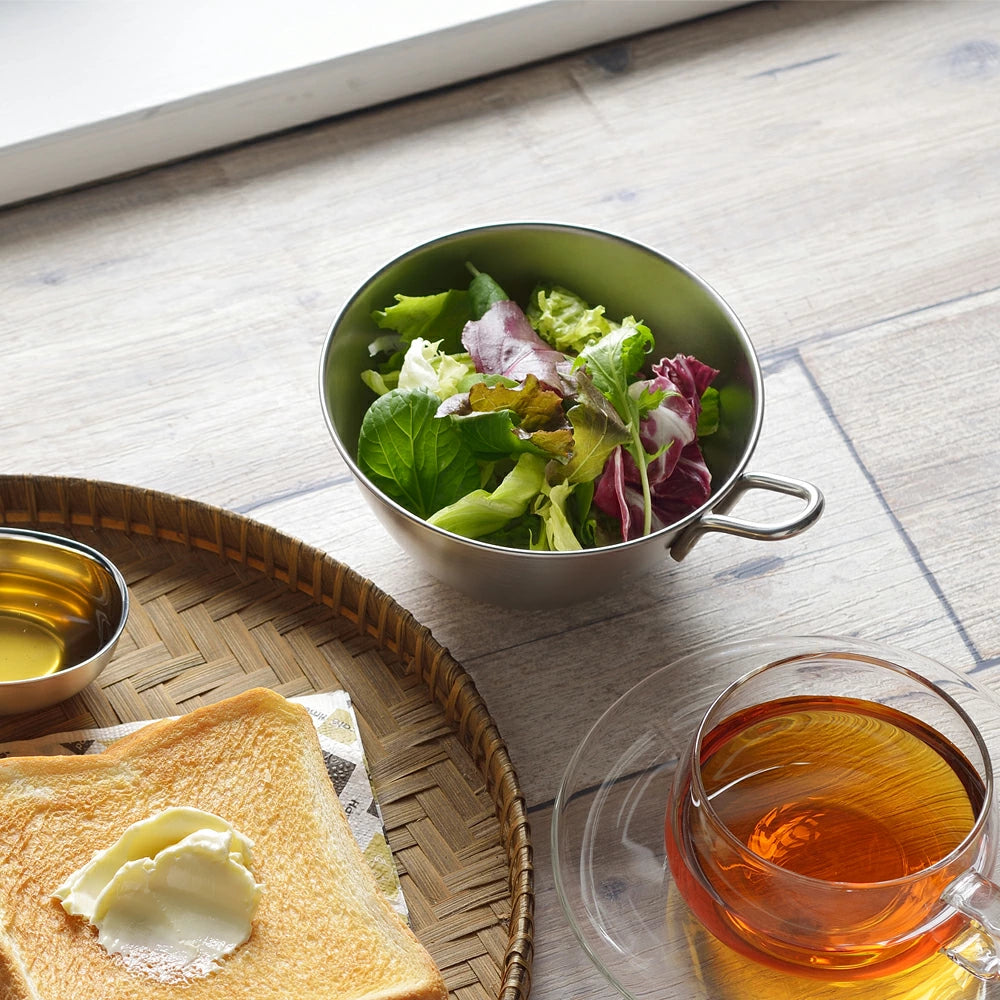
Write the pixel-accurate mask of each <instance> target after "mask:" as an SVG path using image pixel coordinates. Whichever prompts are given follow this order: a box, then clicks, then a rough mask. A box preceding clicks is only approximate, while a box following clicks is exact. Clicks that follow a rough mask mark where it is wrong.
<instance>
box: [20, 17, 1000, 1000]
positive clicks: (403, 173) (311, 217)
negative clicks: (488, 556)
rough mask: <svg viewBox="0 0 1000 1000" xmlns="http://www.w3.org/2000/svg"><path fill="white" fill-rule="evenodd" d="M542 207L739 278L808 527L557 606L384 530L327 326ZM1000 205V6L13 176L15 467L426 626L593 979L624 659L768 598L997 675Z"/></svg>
mask: <svg viewBox="0 0 1000 1000" xmlns="http://www.w3.org/2000/svg"><path fill="white" fill-rule="evenodd" d="M536 219H541V220H553V221H562V222H570V223H578V224H583V225H587V226H592V227H596V228H602V229H607V230H610V231H613V232H617V233H621V234H623V235H626V236H629V237H631V238H634V239H636V240H639V241H641V242H644V243H648V244H650V245H652V246H654V247H657V248H658V249H661V250H663V251H665V252H666V253H668V254H670V255H671V256H673V257H675V258H677V259H679V260H680V261H682V262H684V263H685V264H687V265H688V266H689V267H691V268H692V269H694V270H695V271H697V272H698V273H700V274H701V275H703V276H704V277H705V278H706V279H707V280H708V281H709V282H711V283H712V284H713V285H714V287H715V288H716V289H717V290H718V291H719V292H720V293H721V294H722V295H723V296H724V297H725V298H726V299H727V300H728V302H729V303H730V305H731V306H732V307H733V309H734V310H735V311H736V313H737V314H738V315H739V316H740V317H741V319H742V320H743V322H744V324H745V326H746V328H747V330H748V331H749V333H750V336H751V339H752V340H753V343H754V345H755V348H756V350H757V353H758V355H759V358H760V361H761V364H762V367H763V370H764V374H765V383H764V384H765V393H766V406H765V419H764V427H763V432H762V434H761V438H760V442H759V445H758V446H757V449H756V451H755V453H754V455H753V458H752V460H751V462H750V465H749V470H750V471H757V472H774V473H779V474H782V475H789V476H793V477H798V478H802V479H806V480H808V481H810V482H813V483H815V484H816V485H818V486H819V487H820V488H821V489H822V490H823V492H824V494H825V496H826V501H827V508H826V511H825V513H824V515H823V517H822V518H821V519H820V521H819V522H818V523H817V524H816V525H815V526H814V527H813V528H811V529H810V530H808V531H806V532H804V533H803V534H801V535H799V536H798V537H796V538H793V539H789V540H785V541H782V542H768V543H766V542H755V541H750V540H742V539H737V538H732V537H728V536H723V535H709V536H706V538H705V539H704V540H702V541H701V542H700V543H699V544H698V545H697V546H696V547H695V549H694V550H693V551H692V553H691V554H690V555H689V556H688V558H687V559H686V560H685V561H684V562H682V563H675V562H673V561H672V560H670V559H668V558H664V561H663V565H662V567H661V568H659V569H658V570H656V571H655V572H653V573H652V574H650V575H648V576H646V577H644V578H642V579H640V580H638V581H635V582H634V583H633V584H631V585H630V586H628V587H627V588H625V589H623V590H621V591H620V592H618V593H615V594H613V595H612V596H610V597H609V598H607V599H606V600H603V601H601V602H600V603H595V604H591V605H584V606H577V607H572V608H569V609H567V610H565V611H561V612H556V613H553V612H514V611H506V610H502V609H498V608H492V607H487V606H484V605H470V604H469V603H468V602H465V601H463V599H462V598H461V597H460V596H458V595H456V594H455V593H454V592H452V591H451V590H449V589H448V588H447V587H445V586H444V585H443V584H440V583H438V582H436V581H435V580H434V579H432V578H430V577H428V576H427V575H426V574H425V573H423V572H422V571H421V570H420V569H419V568H417V567H416V566H415V564H414V563H413V562H412V561H411V560H410V559H409V558H408V557H407V556H406V555H405V554H404V553H402V552H401V551H400V550H399V549H398V548H397V546H396V544H395V543H394V542H393V541H392V540H391V539H390V538H389V537H388V536H387V535H386V534H385V533H384V530H383V529H382V528H381V527H380V525H379V524H378V523H377V522H376V520H375V518H374V516H373V515H372V513H371V512H370V511H369V510H368V508H367V507H366V506H364V505H363V504H362V502H361V500H360V495H359V492H358V490H357V488H356V486H355V484H354V482H353V481H352V480H351V478H350V476H349V474H348V472H347V469H346V468H345V466H344V464H343V463H342V462H341V460H340V458H339V456H338V454H337V452H336V450H335V448H334V446H333V444H332V442H331V440H330V437H329V435H328V433H327V430H326V427H325V425H324V421H323V417H322V413H321V410H320V404H319V397H318V388H317V383H318V363H319V356H320V350H321V347H322V344H323V340H324V338H325V335H326V332H327V329H328V326H329V324H330V322H331V320H332V318H333V316H334V315H335V313H336V312H337V310H338V309H339V307H340V305H341V304H342V303H343V302H344V301H345V299H346V298H347V297H348V296H349V295H350V293H351V292H352V290H353V289H355V288H356V287H357V286H358V285H359V284H360V283H361V282H362V281H363V280H364V279H365V278H366V277H367V276H368V275H369V274H370V273H371V272H372V271H373V270H375V269H376V268H377V267H378V266H380V265H381V264H382V263H384V262H385V261H387V260H388V259H390V258H391V257H393V256H395V255H396V254H397V253H399V252H401V251H403V250H404V249H407V248H408V247H410V246H412V245H414V244H417V243H419V242H421V241H423V240H426V239H429V238H432V237H434V236H436V235H439V234H442V233H445V232H448V231H451V230H454V229H459V228H465V227H468V226H472V225H476V224H481V223H487V222H495V221H509V220H536ZM998 219H1000V4H997V3H991V2H971V3H970V2H962V0H955V2H951V3H927V2H921V3H901V2H900V3H882V2H867V3H826V2H815V3H760V4H755V5H752V6H749V7H742V8H738V9H735V10H732V11H728V12H725V13H722V14H719V15H716V16H712V17H709V18H705V19H702V20H699V21H695V22H690V23H687V24H682V25H678V26H675V27H672V28H669V29H665V30H662V31H657V32H653V33H650V34H648V35H645V36H642V37H637V38H633V39H630V40H627V41H620V42H613V43H610V44H608V45H607V46H605V47H601V48H596V49H593V50H590V51H585V52H580V53H576V54H572V55H570V56H567V57H564V58H559V59H556V60H553V61H551V62H546V63H544V64H539V65H533V66H529V67H527V68H523V69H520V70H517V71H514V72H510V73H505V74H502V75H498V76H495V77H491V78H488V79H482V80H478V81H474V82H471V83H469V84H467V85H463V86H459V87H455V88H451V89H448V90H445V91H441V92H438V93H434V94H429V95H424V96H418V97H416V98H413V99H410V100H406V101H402V102H399V103H396V104H393V105H390V106H384V107H379V108H375V109H372V110H369V111H366V112H363V113H359V114H355V115H352V116H350V117H347V118H343V119H341V120H336V121H330V122H325V123H320V124H318V125H315V126H312V127H308V128H304V129H301V130H298V131H295V132H292V133H289V134H285V135H282V136H278V137H273V138H269V139H266V140H263V141H260V142H256V143H253V144H250V145H246V146H243V147H241V148H236V149H231V150H227V151H223V152H219V153H216V154H212V155H207V156H203V157H200V158H197V159H195V160H191V161H187V162H182V163H178V164H174V165H170V166H167V167H163V168H160V169H156V170H152V171H150V172H148V173H145V174H143V175H140V176H135V177H130V178H125V179H118V180H114V181H111V182H108V183H105V184H101V185H98V186H95V187H92V188H89V189H85V190H79V191H75V192H71V193H65V194H61V195H58V196H54V197H51V198H47V199H44V200H40V201H36V202H33V203H28V204H23V205H20V206H15V207H12V208H9V209H7V210H6V211H3V212H0V265H2V267H0V288H2V294H0V347H2V358H0V468H2V470H3V471H4V472H13V473H32V474H55V475H67V476H82V477H87V478H91V479H102V480H111V481H117V482H122V483H129V484H133V485H137V486H143V487H149V488H152V489H157V490H163V491H166V492H168V493H172V494H178V495H183V496H188V497H192V498H194V499H197V500H201V501H205V502H208V503H211V504H216V505H220V506H223V507H227V508H230V509H232V510H234V511H237V512H239V513H243V514H246V515H250V516H252V517H253V518H256V519H258V520H260V521H263V522H266V523H268V524H272V525H274V526H276V527H277V528H279V529H281V530H282V531H284V532H287V533H289V534H292V535H294V536H297V537H299V538H301V539H303V540H305V541H306V542H308V543H310V544H312V545H315V546H318V547H319V548H321V549H324V550H325V551H327V552H329V553H330V554H331V555H333V556H335V557H336V558H338V559H340V560H342V561H344V562H346V563H348V564H349V565H351V566H353V567H354V568H355V569H356V570H358V571H359V572H360V573H362V574H363V575H365V576H367V577H369V578H371V580H373V581H374V582H375V583H376V584H377V585H378V586H379V587H381V588H382V589H383V590H384V591H386V592H387V593H389V594H390V595H392V596H393V597H394V598H395V599H396V600H397V601H399V603H400V604H402V605H403V606H404V607H406V608H408V609H409V610H410V611H412V612H413V613H414V614H415V615H416V617H417V618H418V619H419V620H420V621H422V622H424V623H426V624H427V625H429V626H430V627H431V629H432V630H433V632H434V634H435V636H436V637H437V638H438V639H439V640H440V641H441V642H442V643H443V644H444V645H446V646H447V647H448V648H449V649H450V650H451V651H452V653H454V655H455V656H456V657H457V658H458V659H459V661H460V662H462V663H463V664H464V666H465V667H466V668H467V669H468V670H469V672H470V673H471V674H472V675H473V677H474V679H475V682H476V684H477V686H478V688H479V690H480V691H481V693H482V694H483V696H484V698H485V699H486V702H487V705H488V706H489V707H490V710H491V712H492V714H493V716H494V718H495V719H496V721H497V723H498V726H499V728H500V730H501V732H502V733H503V735H504V736H505V738H506V740H507V742H508V744H509V747H510V751H511V755H512V757H513V760H514V763H515V765H516V767H517V769H518V773H519V776H520V780H521V783H522V785H523V787H524V790H525V793H526V796H527V800H528V803H529V806H530V815H531V820H532V833H533V839H534V845H535V852H536V864H537V925H536V946H537V951H536V955H535V963H534V984H533V990H532V996H533V997H536V998H538V1000H556V998H562V997H566V996H570V995H572V996H580V997H609V996H613V995H614V991H613V990H612V988H611V987H610V986H609V985H608V984H607V983H606V982H605V981H604V980H603V979H602V978H601V977H600V976H599V975H598V973H597V972H596V971H595V970H594V969H593V968H592V966H591V965H590V963H589V962H588V960H587V958H586V957H585V955H584V954H583V952H582V950H581V949H580V948H579V946H578V945H577V944H576V942H575V939H574V938H573V935H572V933H571V931H570V929H569V927H568V925H567V923H566V921H565V919H564V917H563V915H562V912H561V910H560V908H559V905H558V902H557V900H556V896H555V891H554V887H553V882H552V874H551V862H550V849H549V843H548V840H549V825H550V818H551V811H552V803H553V798H554V796H555V793H556V789H557V786H558V782H559V779H560V776H561V774H562V772H563V769H564V768H565V765H566V763H567V760H568V758H569V755H570V753H571V751H572V750H573V748H574V747H575V746H576V745H577V744H578V743H579V741H580V740H581V739H582V738H583V736H584V735H585V733H586V732H587V730H588V728H589V727H590V725H591V724H592V723H593V722H594V721H595V719H596V718H597V716H598V715H599V714H600V713H601V711H602V710H603V709H604V707H606V706H607V705H608V704H610V702H611V701H612V700H613V699H615V698H616V697H617V696H618V695H620V694H622V693H623V692H625V691H626V690H627V689H628V688H629V687H631V686H632V685H633V684H635V683H636V682H637V681H639V680H640V679H641V678H643V677H644V676H646V675H647V674H649V673H650V672H651V671H652V670H653V669H655V668H656V667H658V666H660V665H663V664H666V663H668V662H670V661H672V660H673V659H676V658H677V657H679V656H680V655H682V654H684V653H685V652H687V651H689V650H691V649H692V648H694V647H696V646H698V645H701V644H703V643H706V642H709V641H713V640H722V639H731V638H736V637H749V636H754V635H764V634H768V633H775V632H782V633H832V634H851V635H858V636H861V637H865V638H868V639H875V640H883V641H887V642H891V643H893V644H896V645H900V646H904V647H908V648H910V649H914V650H918V651H920V652H922V653H924V654H927V655H929V656H931V657H934V658H937V659H939V660H941V661H943V662H945V663H947V664H949V665H950V666H952V667H954V668H957V669H958V670H961V671H966V672H970V673H974V674H976V675H977V676H978V677H979V678H980V679H981V680H982V682H983V683H984V684H987V685H990V686H992V687H993V688H994V689H995V690H997V691H998V692H1000V670H997V669H996V668H997V666H998V664H1000V616H998V615H997V614H996V601H995V591H994V589H993V588H994V587H996V586H997V583H998V581H1000V547H998V545H997V538H998V528H1000V513H998V506H997V503H996V488H997V484H998V480H1000V393H998V391H997V390H998V375H1000V362H998V358H1000V351H998V338H1000V225H998ZM734 995H743V996H749V995H750V994H749V993H746V992H744V993H742V994H741V993H739V992H736V993H734ZM934 995H935V996H937V995H938V994H934ZM945 995H947V996H954V995H958V994H957V993H954V992H951V993H948V994H941V996H945ZM962 995H963V996H964V995H965V994H962ZM969 995H972V994H969ZM975 995H976V996H979V995H985V994H979V993H976V994H975Z"/></svg>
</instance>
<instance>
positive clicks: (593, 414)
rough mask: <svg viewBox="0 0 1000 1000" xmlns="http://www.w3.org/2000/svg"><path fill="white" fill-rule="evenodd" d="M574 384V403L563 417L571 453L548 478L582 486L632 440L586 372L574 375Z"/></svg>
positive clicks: (599, 472) (594, 477)
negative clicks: (567, 422) (568, 425)
mask: <svg viewBox="0 0 1000 1000" xmlns="http://www.w3.org/2000/svg"><path fill="white" fill-rule="evenodd" d="M576 383H577V397H576V398H577V401H576V403H575V404H574V405H573V406H572V407H570V411H569V413H568V414H567V416H568V417H569V420H570V423H572V425H573V454H572V456H571V458H570V460H569V461H568V462H567V463H566V464H565V465H564V466H563V467H562V468H557V469H554V470H553V472H552V476H553V478H554V479H555V480H557V481H560V480H562V481H565V482H570V483H586V482H591V481H592V480H595V479H597V477H598V476H599V475H600V474H601V472H602V471H603V470H604V465H605V463H606V462H607V460H608V456H609V455H610V454H611V452H612V451H614V450H615V448H617V447H618V445H624V444H628V443H629V442H630V441H631V440H632V437H631V435H630V434H629V432H628V428H627V427H626V426H625V425H624V424H623V423H622V419H621V417H619V416H618V412H617V410H615V408H614V407H613V406H612V405H611V403H610V402H609V401H608V400H607V398H606V397H605V396H604V395H603V394H601V393H600V392H598V391H597V389H596V388H595V387H594V383H593V382H592V381H591V379H590V377H589V376H588V375H587V373H586V371H584V370H580V371H578V372H577V373H576Z"/></svg>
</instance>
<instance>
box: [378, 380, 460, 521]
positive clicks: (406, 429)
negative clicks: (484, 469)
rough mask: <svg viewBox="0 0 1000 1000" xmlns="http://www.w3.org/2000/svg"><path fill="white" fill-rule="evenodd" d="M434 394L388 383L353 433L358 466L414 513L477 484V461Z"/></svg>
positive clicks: (421, 514) (422, 514) (419, 513)
mask: <svg viewBox="0 0 1000 1000" xmlns="http://www.w3.org/2000/svg"><path fill="white" fill-rule="evenodd" d="M438 403H439V400H438V398H437V396H435V395H433V394H432V393H430V392H428V391H427V390H426V389H394V390H393V391H392V392H389V393H386V394H385V395H384V396H380V397H379V398H378V399H376V400H375V402H374V403H372V405H371V406H370V407H369V408H368V411H367V413H365V416H364V420H363V421H362V424H361V433H360V436H359V438H358V465H359V466H360V468H361V471H362V472H364V474H365V475H366V476H367V477H368V478H369V479H370V480H371V481H372V482H373V483H374V484H375V485H376V486H377V487H378V488H379V489H380V490H382V492H383V493H385V494H386V495H387V496H389V497H391V498H392V499H393V500H395V501H396V502H397V503H399V504H402V506H404V507H405V508H406V509H407V510H409V511H411V512H412V513H414V514H416V515H417V516H418V517H423V518H427V517H429V515H431V514H433V513H434V511H436V510H440V509H441V508H442V507H447V506H448V505H449V504H452V503H454V502H455V501H456V500H458V499H459V497H462V496H464V495H465V494H467V493H469V492H470V491H471V490H475V489H476V488H477V487H478V486H479V481H480V470H479V463H478V462H477V461H476V458H475V456H474V455H473V454H472V452H471V451H470V450H469V447H468V445H466V443H465V440H464V439H463V437H462V434H461V432H460V431H459V430H458V428H457V427H455V424H454V422H453V421H452V420H451V419H449V418H438V417H436V416H435V414H436V412H437V408H438Z"/></svg>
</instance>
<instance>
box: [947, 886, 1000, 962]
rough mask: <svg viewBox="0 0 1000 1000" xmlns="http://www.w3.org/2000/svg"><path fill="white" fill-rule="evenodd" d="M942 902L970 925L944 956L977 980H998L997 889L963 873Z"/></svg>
mask: <svg viewBox="0 0 1000 1000" xmlns="http://www.w3.org/2000/svg"><path fill="white" fill-rule="evenodd" d="M942 898H943V899H944V901H945V902H946V903H948V905H949V906H953V907H954V908H955V909H956V910H958V911H959V912H960V913H964V914H965V915H966V916H967V917H969V919H970V920H971V921H972V922H971V923H970V924H969V925H968V926H967V927H966V928H965V929H964V930H963V931H962V932H961V934H959V935H958V937H956V938H955V939H954V940H953V941H950V942H949V943H948V944H947V945H945V947H944V953H945V954H946V955H947V956H948V957H949V958H950V959H951V960H952V961H953V962H956V963H958V964H959V965H960V966H961V967H962V968H963V969H965V970H966V971H967V972H971V973H972V974H973V975H974V976H975V977H976V978H977V979H983V980H994V979H1000V886H997V885H994V884H993V883H992V882H990V881H989V880H988V879H985V878H983V877H982V876H981V875H979V874H978V873H976V872H974V871H967V872H966V873H965V874H964V875H960V876H959V877H958V878H957V879H955V881H954V882H952V883H951V885H949V886H948V888H947V889H945V891H944V893H943V896H942Z"/></svg>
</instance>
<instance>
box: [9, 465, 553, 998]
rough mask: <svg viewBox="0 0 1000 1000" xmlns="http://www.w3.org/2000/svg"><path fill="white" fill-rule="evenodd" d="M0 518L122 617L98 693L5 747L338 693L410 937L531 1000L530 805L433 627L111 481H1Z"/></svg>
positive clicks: (60, 709) (323, 560)
mask: <svg viewBox="0 0 1000 1000" xmlns="http://www.w3.org/2000/svg"><path fill="white" fill-rule="evenodd" d="M0 524H2V525H9V526H11V527H31V528H37V529H39V530H44V531H50V532H52V533H54V534H63V535H71V536H72V537H75V538H77V539H79V540H80V541H82V542H85V543H86V544H88V545H92V546H93V547H95V548H97V549H99V550H101V551H102V552H104V553H105V554H106V555H108V556H109V557H110V558H111V559H112V560H114V561H115V562H116V563H117V564H118V566H119V567H120V569H121V570H122V572H123V574H124V576H125V579H126V582H127V583H128V586H129V593H130V598H131V613H130V616H129V623H128V626H127V629H126V634H125V635H124V636H123V637H122V640H121V642H120V644H119V647H118V649H117V651H116V654H115V657H114V659H113V660H112V662H111V663H110V664H109V666H108V667H107V668H106V669H105V671H104V672H103V673H102V674H101V676H100V677H99V678H98V679H97V681H96V682H95V683H94V684H91V685H90V686H89V687H88V688H86V689H84V691H82V692H81V693H80V694H79V695H77V696H75V697H74V698H72V699H70V700H69V701H67V702H64V703H62V704H61V705H57V706H55V707H53V708H51V709H47V710H45V711H43V712H37V713H32V714H29V715H21V716H6V717H0V740H13V739H27V738H31V737H34V736H39V735H43V734H45V733H51V732H57V731H60V730H67V729H80V728H87V727H91V726H107V725H113V724H115V723H117V722H128V721H134V720H138V719H151V718H159V717H162V716H166V715H176V714H180V713H182V712H187V711H190V710H192V709H194V708H197V707H198V706H200V705H204V704H208V703H211V702H213V701H218V700H220V699H222V698H226V697H229V696H231V695H233V694H236V693H238V692H240V691H243V690H246V689H248V688H252V687H259V686H264V687H270V688H273V689H274V690H276V691H279V692H280V693H281V694H283V695H285V696H287V697H292V696H295V695H301V694H308V693H309V692H312V691H324V690H331V689H334V688H344V689H346V690H347V691H348V692H349V693H350V695H351V698H352V701H353V703H354V707H355V711H356V713H357V716H358V720H359V725H360V726H361V730H362V739H363V742H364V746H365V752H366V756H367V758H368V764H369V767H370V770H371V775H372V780H373V783H374V785H375V789H376V794H377V796H378V800H379V803H380V805H381V807H382V811H383V816H384V819H385V822H386V828H387V832H388V836H389V843H390V846H391V847H392V851H393V856H394V858H395V860H396V865H397V868H398V869H399V874H400V880H401V882H402V886H403V891H404V894H405V896H406V901H407V905H408V907H409V910H410V919H411V923H412V925H413V928H414V930H415V931H416V933H417V934H418V936H419V937H420V938H421V940H422V941H423V942H424V943H425V945H426V946H427V947H428V949H429V950H430V952H431V954H432V955H433V956H434V959H435V961H436V962H437V963H438V965H439V967H440V968H441V971H442V973H443V974H444V977H445V980H446V982H447V984H448V988H449V990H450V991H451V993H452V995H453V996H455V997H459V998H462V1000H491V998H498V1000H526V998H527V996H528V993H529V990H530V981H531V961H532V938H533V930H534V928H533V910H534V895H533V871H532V853H531V840H530V833H529V829H528V823H527V818H526V814H525V807H524V800H523V797H522V794H521V791H520V787H519V785H518V782H517V776H516V774H515V773H514V770H513V767H512V766H511V763H510V759H509V756H508V754H507V749H506V746H505V745H504V743H503V740H502V738H501V736H500V734H499V732H498V731H497V728H496V725H495V724H494V722H493V720H492V718H491V717H490V714H489V712H488V710H487V708H486V705H485V704H484V702H483V700H482V698H481V697H480V696H479V694H478V692H477V691H476V688H475V685H474V683H473V681H472V679H471V677H469V675H468V674H467V673H466V672H465V670H464V669H463V668H462V667H461V665H460V664H459V663H457V662H456V661H455V660H454V658H453V657H452V656H451V655H450V654H449V653H448V651H447V650H446V649H444V648H443V647H442V646H441V645H440V644H438V643H437V642H436V641H435V639H434V638H433V636H432V635H431V634H430V632H429V630H428V629H427V628H426V627H424V626H422V625H420V624H419V623H418V622H417V621H416V620H415V619H414V618H413V617H412V616H411V615H410V614H409V613H408V612H406V611H404V610H403V609H402V608H400V607H399V605H397V604H396V603H395V602H394V601H393V600H392V599H391V598H389V597H388V596H387V595H386V594H384V593H383V592H381V591H380V590H378V588H376V587H375V586H374V585H373V584H372V583H371V582H370V581H368V580H366V579H364V578H362V577H360V576H359V575H358V574H357V573H355V572H354V571H353V570H351V569H349V568H348V567H346V566H344V565H343V564H341V563H339V562H337V561H336V560H334V559H332V558H331V557H329V556H327V555H324V554H323V553H321V552H319V551H317V550H315V549H312V548H310V547H309V546H306V545H304V544H303V543H301V542H299V541H297V540H295V539H292V538H289V537H288V536H285V535H283V534H281V533H280V532H277V531H275V530H274V529H271V528H268V527H266V526H264V525H261V524H258V523H256V522H253V521H250V520H248V519H246V518H242V517H239V516H238V515H235V514H232V513H230V512H227V511H223V510H220V509H217V508H213V507H209V506H206V505H204V504H199V503H196V502H193V501H188V500H184V499H181V498H178V497H173V496H168V495H166V494H162V493H155V492H151V491H148V490H141V489H135V488H132V487H127V486H120V485H116V484H111V483H97V482H92V481H87V480H74V479H61V478H53V477H26V476H0Z"/></svg>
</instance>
